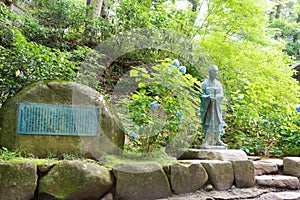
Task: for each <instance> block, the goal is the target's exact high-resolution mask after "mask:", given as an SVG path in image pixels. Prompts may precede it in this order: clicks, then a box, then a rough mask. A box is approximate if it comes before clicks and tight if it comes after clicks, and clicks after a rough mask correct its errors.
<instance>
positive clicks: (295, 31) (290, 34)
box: [269, 19, 300, 60]
mask: <svg viewBox="0 0 300 200" xmlns="http://www.w3.org/2000/svg"><path fill="white" fill-rule="evenodd" d="M299 29H300V23H297V22H288V21H286V20H283V19H276V20H274V21H273V22H272V23H270V25H269V30H270V31H271V33H272V35H274V38H275V39H280V40H282V42H285V43H286V45H285V51H286V52H287V54H288V55H290V56H293V57H294V58H293V59H296V60H299V59H300V54H299V48H300V44H299V43H298V42H297V41H298V40H299V39H300V33H299Z"/></svg>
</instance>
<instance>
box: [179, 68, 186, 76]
mask: <svg viewBox="0 0 300 200" xmlns="http://www.w3.org/2000/svg"><path fill="white" fill-rule="evenodd" d="M178 70H179V72H181V73H182V74H185V73H186V67H185V66H180V67H179V68H178Z"/></svg>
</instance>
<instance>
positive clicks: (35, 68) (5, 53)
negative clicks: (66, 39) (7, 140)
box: [0, 30, 78, 102]
mask: <svg viewBox="0 0 300 200" xmlns="http://www.w3.org/2000/svg"><path fill="white" fill-rule="evenodd" d="M12 32H13V33H14V38H13V43H12V45H13V47H12V48H11V49H6V48H3V47H2V48H1V46H0V52H1V53H0V55H1V59H0V80H2V81H3V82H2V87H3V90H1V95H0V97H1V102H3V101H5V99H6V98H7V97H10V96H13V95H14V94H15V93H16V92H17V91H19V90H20V89H21V88H22V87H23V86H26V85H29V84H30V83H33V82H35V81H40V80H53V79H54V80H74V79H75V78H76V71H77V70H78V68H77V67H76V66H75V65H74V62H71V61H70V60H69V56H70V54H68V53H65V52H61V51H60V50H58V49H50V48H48V47H45V46H42V45H38V44H36V43H34V42H27V41H26V39H25V37H24V36H23V35H22V34H21V33H20V32H19V31H18V30H13V31H12Z"/></svg>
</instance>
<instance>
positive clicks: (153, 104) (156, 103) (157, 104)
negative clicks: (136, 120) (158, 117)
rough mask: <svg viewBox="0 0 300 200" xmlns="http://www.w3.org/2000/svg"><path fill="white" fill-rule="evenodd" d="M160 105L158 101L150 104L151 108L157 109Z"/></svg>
mask: <svg viewBox="0 0 300 200" xmlns="http://www.w3.org/2000/svg"><path fill="white" fill-rule="evenodd" d="M158 106H159V103H158V102H157V101H153V102H152V103H151V104H150V108H151V109H155V110H156V109H157V108H158Z"/></svg>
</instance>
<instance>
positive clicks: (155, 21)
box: [114, 0, 197, 36]
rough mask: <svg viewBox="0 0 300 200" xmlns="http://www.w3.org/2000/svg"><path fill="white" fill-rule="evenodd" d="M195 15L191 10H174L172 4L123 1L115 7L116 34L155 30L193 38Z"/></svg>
mask: <svg viewBox="0 0 300 200" xmlns="http://www.w3.org/2000/svg"><path fill="white" fill-rule="evenodd" d="M196 14H197V13H195V12H192V11H191V9H188V10H181V9H176V8H175V7H174V5H173V4H169V3H164V2H151V1H148V2H147V3H144V2H143V3H139V2H138V1H136V0H124V1H121V2H120V4H119V5H118V6H117V8H116V15H115V16H114V17H115V18H116V19H115V22H116V27H117V31H118V32H124V31H128V30H132V29H142V28H156V29H164V30H176V31H178V32H180V33H184V34H187V35H188V36H194V35H195V34H196V30H197V29H196V27H195V26H194V22H195V19H196V16H197V15H196Z"/></svg>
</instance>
